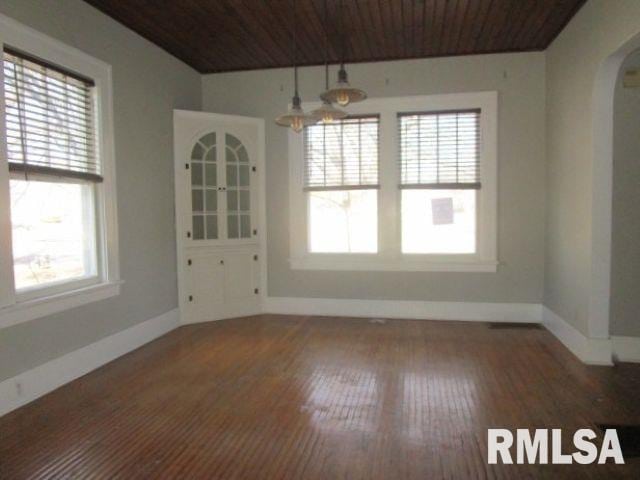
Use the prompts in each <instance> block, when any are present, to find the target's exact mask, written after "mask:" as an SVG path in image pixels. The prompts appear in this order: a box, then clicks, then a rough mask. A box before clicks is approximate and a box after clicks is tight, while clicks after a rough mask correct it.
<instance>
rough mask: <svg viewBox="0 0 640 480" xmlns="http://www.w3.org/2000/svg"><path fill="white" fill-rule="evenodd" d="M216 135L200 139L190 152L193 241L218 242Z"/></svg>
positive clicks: (214, 133) (211, 134) (208, 135)
mask: <svg viewBox="0 0 640 480" xmlns="http://www.w3.org/2000/svg"><path fill="white" fill-rule="evenodd" d="M218 187H219V181H218V157H217V138H216V132H211V133H208V134H206V135H204V136H202V137H201V138H200V139H199V140H198V141H197V142H196V144H195V145H194V146H193V149H192V150H191V221H192V238H193V240H217V239H218V238H219V230H220V229H219V227H218V219H219V216H220V215H219V206H218V203H219V202H218Z"/></svg>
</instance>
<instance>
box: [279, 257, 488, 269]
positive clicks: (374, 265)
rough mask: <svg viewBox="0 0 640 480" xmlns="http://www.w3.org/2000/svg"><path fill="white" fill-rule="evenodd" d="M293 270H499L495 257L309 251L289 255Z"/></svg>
mask: <svg viewBox="0 0 640 480" xmlns="http://www.w3.org/2000/svg"><path fill="white" fill-rule="evenodd" d="M289 263H290V265H291V268H292V269H293V270H339V271H368V272H490V273H495V272H497V271H498V264H499V262H498V261H495V260H465V261H434V260H423V259H419V260H418V259H410V258H409V259H398V260H385V259H379V258H362V257H359V258H353V257H351V258H349V257H344V258H338V256H335V255H332V256H331V258H327V257H324V256H323V255H319V256H315V255H309V256H305V257H297V258H291V259H289Z"/></svg>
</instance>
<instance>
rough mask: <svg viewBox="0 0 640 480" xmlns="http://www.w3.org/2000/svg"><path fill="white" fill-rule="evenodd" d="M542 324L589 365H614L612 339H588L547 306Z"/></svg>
mask: <svg viewBox="0 0 640 480" xmlns="http://www.w3.org/2000/svg"><path fill="white" fill-rule="evenodd" d="M542 323H543V325H544V326H545V327H546V328H547V330H549V331H550V332H551V333H553V334H554V335H555V336H556V338H557V339H558V340H560V341H561V342H562V344H563V345H564V346H565V347H567V348H568V349H569V350H570V351H571V353H573V354H574V355H575V356H576V357H578V358H579V359H580V360H581V361H582V362H584V363H586V364H587V365H607V366H611V365H613V362H612V342H611V339H609V338H588V337H586V336H584V335H583V334H582V333H581V332H579V331H578V330H577V329H576V328H575V327H574V326H572V325H571V324H569V323H568V322H567V321H566V320H564V319H563V318H561V317H560V316H559V315H557V314H556V313H554V312H553V311H552V310H550V309H549V308H547V307H545V306H542Z"/></svg>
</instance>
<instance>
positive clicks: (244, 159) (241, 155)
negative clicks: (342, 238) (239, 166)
mask: <svg viewBox="0 0 640 480" xmlns="http://www.w3.org/2000/svg"><path fill="white" fill-rule="evenodd" d="M238 161H239V162H240V163H249V155H247V149H246V148H244V146H242V147H240V148H239V149H238Z"/></svg>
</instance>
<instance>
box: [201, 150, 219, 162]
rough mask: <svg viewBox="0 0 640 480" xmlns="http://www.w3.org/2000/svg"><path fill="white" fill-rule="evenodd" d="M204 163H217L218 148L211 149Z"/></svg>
mask: <svg viewBox="0 0 640 480" xmlns="http://www.w3.org/2000/svg"><path fill="white" fill-rule="evenodd" d="M204 161H205V162H215V161H217V158H216V147H211V148H210V149H209V151H208V152H207V153H206V154H205V156H204Z"/></svg>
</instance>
